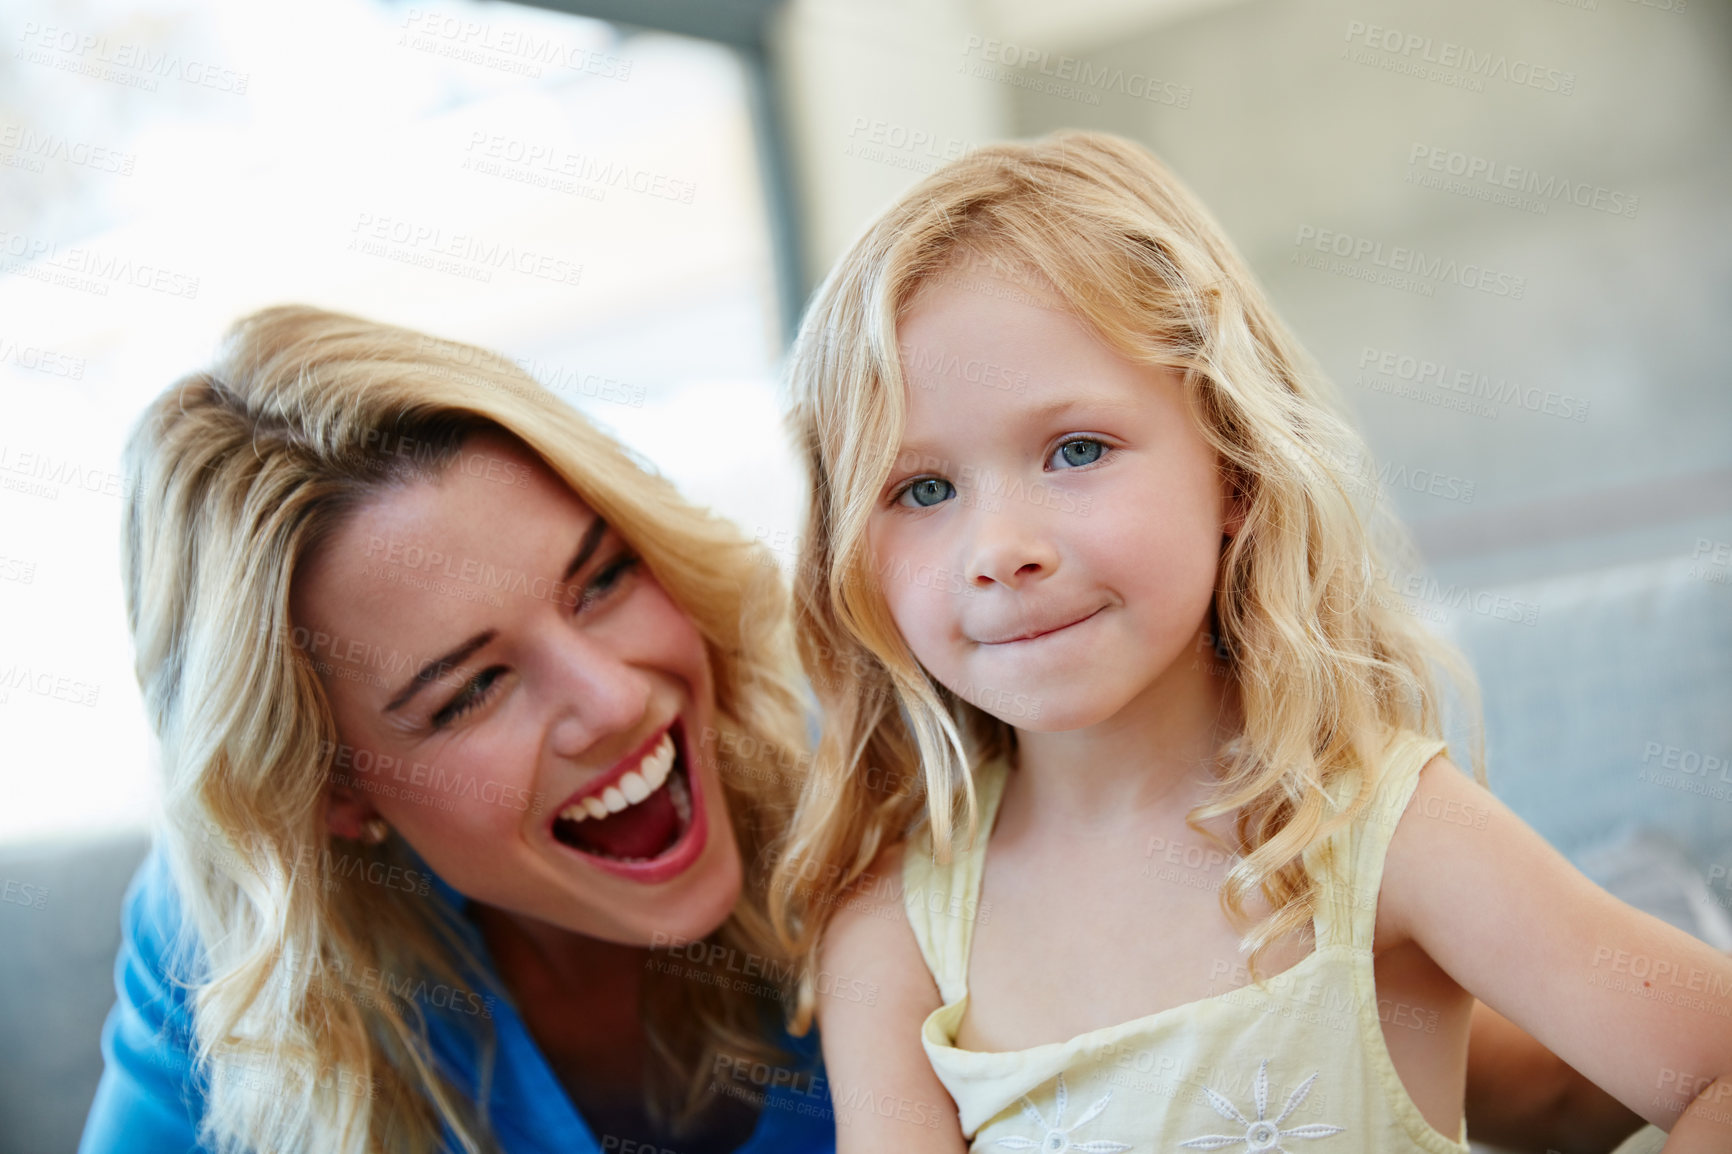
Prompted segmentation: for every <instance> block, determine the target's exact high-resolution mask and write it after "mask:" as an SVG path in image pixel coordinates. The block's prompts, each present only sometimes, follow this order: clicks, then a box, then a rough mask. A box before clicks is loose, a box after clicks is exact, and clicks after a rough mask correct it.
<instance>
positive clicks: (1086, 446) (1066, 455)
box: [1051, 437, 1107, 469]
mask: <svg viewBox="0 0 1732 1154" xmlns="http://www.w3.org/2000/svg"><path fill="white" fill-rule="evenodd" d="M1106 451H1107V447H1106V446H1105V445H1103V444H1102V443H1101V442H1099V441H1096V440H1093V439H1092V438H1089V437H1078V438H1077V439H1076V440H1074V441H1066V442H1065V443H1064V444H1062V445H1060V446H1059V447H1058V448H1056V449H1054V450H1053V452H1052V458H1051V459H1052V460H1053V461H1055V462H1062V466H1061V467H1063V468H1067V469H1080V468H1082V466H1084V465H1092V464H1094V463H1095V462H1096V461H1098V460H1100V459H1101V455H1102V454H1104V453H1105V452H1106Z"/></svg>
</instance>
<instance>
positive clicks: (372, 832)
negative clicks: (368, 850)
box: [361, 817, 391, 845]
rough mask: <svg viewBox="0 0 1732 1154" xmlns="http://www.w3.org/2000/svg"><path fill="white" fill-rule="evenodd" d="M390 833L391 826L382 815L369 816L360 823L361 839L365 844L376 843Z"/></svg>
mask: <svg viewBox="0 0 1732 1154" xmlns="http://www.w3.org/2000/svg"><path fill="white" fill-rule="evenodd" d="M390 833H391V827H390V825H388V824H387V823H386V821H385V819H384V818H382V817H370V818H368V819H367V820H366V821H364V822H362V823H361V840H362V841H363V842H365V843H366V844H367V845H378V844H379V843H380V842H382V841H384V840H385V839H386V838H387V837H388V836H390Z"/></svg>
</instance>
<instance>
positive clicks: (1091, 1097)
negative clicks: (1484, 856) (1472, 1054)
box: [903, 732, 1469, 1154]
mask: <svg viewBox="0 0 1732 1154" xmlns="http://www.w3.org/2000/svg"><path fill="white" fill-rule="evenodd" d="M1444 749H1445V743H1444V742H1442V741H1437V740H1434V739H1430V738H1426V737H1423V736H1421V735H1419V734H1416V733H1411V732H1402V733H1399V734H1396V735H1395V737H1394V739H1393V740H1392V741H1391V743H1390V745H1389V747H1388V749H1387V751H1386V754H1385V757H1384V763H1385V764H1384V770H1383V773H1384V777H1383V780H1382V782H1381V783H1380V785H1379V787H1378V791H1377V795H1376V798H1375V800H1374V802H1373V804H1372V805H1371V806H1370V807H1368V808H1367V809H1366V810H1365V811H1364V813H1362V814H1361V816H1360V817H1359V818H1357V819H1356V820H1355V821H1354V822H1353V824H1351V825H1350V826H1348V827H1346V828H1344V829H1343V830H1341V831H1340V832H1339V833H1338V834H1336V835H1335V836H1334V837H1332V838H1330V839H1329V840H1327V841H1325V842H1323V843H1321V844H1319V845H1318V846H1315V847H1313V848H1312V850H1311V851H1310V852H1308V853H1307V854H1306V857H1305V865H1306V869H1307V871H1308V872H1309V873H1310V874H1311V875H1312V877H1314V878H1316V879H1317V881H1318V890H1317V904H1316V914H1315V917H1314V919H1313V923H1314V928H1315V931H1316V942H1315V949H1314V952H1313V953H1312V954H1310V955H1309V956H1308V957H1306V958H1305V959H1304V960H1303V961H1301V962H1299V963H1298V964H1297V965H1295V966H1293V967H1292V968H1291V969H1288V970H1286V971H1284V972H1282V973H1280V974H1277V975H1274V976H1273V977H1272V978H1270V979H1269V980H1268V981H1267V982H1266V983H1265V984H1264V985H1263V986H1262V987H1261V988H1259V987H1257V986H1255V985H1250V986H1243V987H1241V988H1239V989H1235V990H1231V991H1228V992H1227V993H1224V994H1220V995H1218V996H1215V997H1210V998H1204V999H1201V1000H1199V1001H1195V1002H1188V1003H1185V1004H1183V1005H1179V1006H1173V1007H1171V1008H1169V1009H1166V1010H1162V1011H1161V1012H1160V1013H1157V1014H1151V1015H1149V1016H1148V1017H1145V1018H1138V1019H1136V1020H1134V1021H1129V1022H1122V1023H1120V1024H1118V1025H1116V1026H1107V1027H1104V1028H1102V1029H1098V1030H1090V1031H1089V1032H1087V1033H1085V1034H1079V1035H1077V1036H1076V1037H1074V1038H1071V1039H1069V1040H1068V1041H1064V1042H1054V1043H1050V1044H1047V1045H1043V1046H1034V1047H1032V1048H1030V1049H1026V1050H1011V1051H1000V1052H984V1051H973V1050H962V1049H958V1048H957V1047H956V1044H955V1043H956V1029H957V1026H958V1025H959V1024H960V1023H961V1021H962V1017H963V1011H964V1009H965V1008H966V1006H967V1004H968V988H967V974H968V951H969V944H970V941H971V938H972V931H973V927H974V922H975V920H976V919H977V918H980V917H985V916H989V913H990V911H989V910H983V909H981V908H980V906H979V893H980V878H981V872H982V867H983V864H984V861H985V856H986V853H985V843H986V842H987V840H988V839H987V837H985V836H983V837H980V838H978V839H977V841H976V844H975V845H974V846H973V847H970V848H968V849H962V848H958V849H957V851H956V852H955V853H954V854H953V856H952V859H951V863H950V864H949V865H944V866H939V865H935V864H934V862H933V860H932V852H931V842H930V840H929V838H928V837H927V836H926V835H924V834H923V835H921V836H919V837H915V838H911V839H910V841H909V845H908V851H907V854H906V856H905V858H904V861H903V889H904V905H905V907H906V909H907V913H908V918H909V921H910V923H911V924H912V926H913V928H914V935H915V937H916V938H917V939H918V940H919V943H920V950H921V953H922V954H923V955H925V958H926V964H927V967H928V968H929V969H930V970H931V971H932V975H933V977H934V979H935V980H936V981H937V984H938V989H939V993H940V994H941V995H942V997H943V999H944V1004H943V1005H942V1006H941V1007H940V1008H938V1009H937V1010H934V1011H933V1012H932V1013H931V1014H930V1015H929V1016H928V1017H927V1018H926V1020H925V1022H924V1023H922V1025H921V1041H922V1043H923V1044H924V1046H925V1049H926V1055H927V1057H928V1059H929V1060H930V1061H931V1063H932V1068H933V1070H934V1071H935V1072H936V1073H937V1075H938V1078H939V1080H940V1081H942V1082H943V1083H944V1086H945V1088H946V1089H947V1090H949V1091H950V1096H951V1097H952V1098H954V1099H955V1101H956V1105H957V1109H958V1110H959V1111H960V1115H961V1121H962V1132H963V1135H964V1137H966V1138H968V1139H969V1140H970V1146H969V1149H970V1150H972V1151H1000V1150H1029V1151H1039V1152H1041V1154H1062V1152H1063V1151H1089V1152H1092V1154H1106V1152H1110V1151H1136V1152H1138V1154H1142V1152H1144V1151H1150V1152H1152V1151H1173V1150H1224V1151H1250V1152H1255V1151H1271V1152H1272V1151H1286V1152H1287V1154H1313V1152H1314V1154H1344V1152H1347V1151H1374V1152H1376V1154H1395V1152H1408V1151H1428V1152H1431V1154H1469V1151H1468V1145H1467V1125H1466V1123H1465V1121H1464V1122H1463V1124H1462V1126H1461V1132H1460V1134H1459V1136H1458V1137H1457V1138H1456V1139H1455V1140H1453V1141H1452V1140H1451V1139H1449V1138H1447V1137H1445V1136H1444V1135H1443V1134H1440V1133H1439V1132H1438V1131H1437V1130H1435V1129H1433V1128H1432V1126H1431V1124H1430V1123H1428V1122H1427V1121H1426V1120H1425V1118H1424V1117H1423V1116H1422V1115H1421V1114H1420V1112H1419V1108H1418V1107H1417V1106H1415V1105H1414V1103H1413V1100H1412V1099H1411V1098H1410V1097H1409V1096H1408V1093H1407V1090H1406V1089H1405V1088H1404V1087H1403V1086H1402V1084H1401V1079H1400V1078H1399V1076H1398V1075H1397V1074H1396V1072H1395V1067H1394V1065H1393V1064H1392V1063H1391V1061H1390V1057H1389V1051H1388V1049H1387V1048H1386V1046H1385V1045H1384V1040H1383V1026H1382V1021H1381V1019H1380V1016H1379V1006H1378V999H1377V993H1376V988H1375V985H1374V981H1373V969H1372V956H1371V942H1372V932H1373V929H1374V927H1375V923H1376V918H1377V892H1378V887H1379V883H1380V881H1381V878H1382V875H1383V858H1384V851H1385V850H1386V849H1387V848H1388V845H1389V837H1390V834H1391V832H1392V831H1393V829H1394V827H1395V823H1396V821H1397V820H1398V819H1399V818H1400V816H1401V814H1402V812H1403V811H1404V810H1405V808H1406V806H1407V801H1408V798H1409V797H1410V796H1411V795H1412V793H1413V788H1414V786H1415V784H1416V783H1417V781H1418V777H1419V770H1420V767H1422V766H1423V765H1424V764H1425V763H1426V762H1428V761H1430V760H1431V759H1432V758H1433V757H1435V756H1436V755H1437V754H1439V753H1441V752H1443V751H1444ZM1007 772H1008V770H1007V768H1006V766H1005V765H1004V763H1003V762H994V763H989V764H987V765H985V766H982V767H981V769H980V770H979V771H978V773H977V777H976V787H977V789H978V791H979V795H980V801H981V804H982V815H983V821H982V824H981V829H982V830H985V831H990V830H991V829H992V823H993V819H994V817H995V816H996V814H997V810H998V801H999V798H1000V796H1001V794H1002V791H1003V786H1004V779H1005V774H1006V773H1007ZM1351 776H1352V775H1348V778H1347V779H1344V780H1343V781H1342V782H1340V783H1339V784H1338V786H1337V789H1338V790H1339V791H1340V792H1338V794H1337V795H1336V796H1338V797H1342V796H1346V791H1347V790H1348V789H1350V788H1351V787H1352V784H1353V783H1352V781H1351V780H1350V779H1351ZM1451 816H1457V817H1459V815H1444V817H1445V820H1448V819H1449V818H1450V817H1451ZM1384 1012H1385V1013H1391V1012H1394V1013H1406V1014H1408V1015H1409V1018H1408V1020H1404V1021H1403V1022H1402V1023H1401V1024H1403V1025H1411V1026H1413V1027H1414V1028H1416V1029H1425V1028H1427V1027H1428V1025H1429V1026H1430V1028H1433V1029H1435V1023H1436V1020H1435V1017H1430V1018H1428V1017H1427V1016H1426V1015H1425V1014H1423V1013H1419V1014H1416V1013H1414V1012H1413V1011H1412V1010H1410V1009H1408V1008H1406V1007H1386V1008H1385V1011H1384Z"/></svg>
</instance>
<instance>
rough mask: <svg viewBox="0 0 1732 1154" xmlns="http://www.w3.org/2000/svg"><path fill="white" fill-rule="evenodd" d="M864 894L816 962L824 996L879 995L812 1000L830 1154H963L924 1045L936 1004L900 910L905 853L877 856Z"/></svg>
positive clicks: (845, 912)
mask: <svg viewBox="0 0 1732 1154" xmlns="http://www.w3.org/2000/svg"><path fill="white" fill-rule="evenodd" d="M875 876H876V878H877V881H876V883H875V884H874V879H875ZM860 889H861V894H860V896H856V897H855V898H853V899H852V900H851V901H849V902H848V903H846V904H844V905H843V906H841V907H840V908H839V909H838V910H837V911H836V915H835V917H834V918H833V919H832V921H831V922H830V924H829V926H828V927H827V928H826V929H825V931H824V939H823V944H822V945H821V946H820V948H819V954H818V965H819V970H820V973H821V974H822V975H823V977H824V978H825V979H827V980H826V981H820V987H821V988H826V987H827V988H839V987H842V986H843V985H844V983H851V982H860V983H864V988H865V989H867V990H875V991H876V993H877V997H876V998H875V999H871V998H869V999H867V1000H866V1001H860V1002H855V1001H849V1000H846V999H842V998H827V997H824V996H823V995H820V996H819V998H818V1037H819V1039H820V1041H821V1042H822V1044H823V1048H824V1065H825V1068H826V1069H827V1070H828V1071H829V1078H830V1100H831V1103H832V1105H833V1107H834V1108H835V1112H836V1154H881V1152H882V1151H885V1150H895V1151H898V1152H903V1151H906V1152H907V1154H962V1152H963V1151H965V1150H966V1149H967V1148H968V1147H967V1143H965V1142H964V1141H963V1138H962V1124H961V1122H960V1121H958V1119H957V1114H956V1104H955V1103H954V1102H952V1101H951V1099H950V1094H949V1093H948V1092H947V1091H946V1090H945V1089H944V1084H943V1083H942V1082H940V1081H939V1080H938V1075H936V1074H934V1073H933V1072H932V1066H931V1064H930V1063H929V1062H928V1061H927V1060H926V1051H925V1050H924V1049H923V1048H922V1047H921V1044H920V1026H921V1023H922V1022H924V1021H925V1020H926V1016H927V1015H928V1014H930V1013H931V1012H932V1011H934V1010H936V1009H938V1007H939V1006H940V1005H941V1004H942V999H941V998H940V997H939V994H938V987H937V986H936V985H935V984H934V983H933V981H932V975H931V974H930V973H929V972H928V971H927V969H926V961H925V959H924V958H923V957H922V956H921V953H920V945H919V943H918V942H916V941H915V939H914V931H913V929H912V928H910V926H909V925H908V915H907V914H906V913H905V912H904V911H903V908H902V847H901V846H899V845H898V846H893V847H891V848H890V849H887V850H885V851H883V852H882V853H880V854H879V855H878V858H877V860H876V861H874V862H873V863H872V866H871V869H870V870H869V871H868V872H867V875H866V876H865V877H864V878H862V879H861V886H860ZM847 988H850V989H859V988H860V987H859V986H854V985H849V986H848V987H847Z"/></svg>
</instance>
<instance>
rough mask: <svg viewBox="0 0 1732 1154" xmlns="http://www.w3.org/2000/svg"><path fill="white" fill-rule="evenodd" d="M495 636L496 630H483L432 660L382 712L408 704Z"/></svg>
mask: <svg viewBox="0 0 1732 1154" xmlns="http://www.w3.org/2000/svg"><path fill="white" fill-rule="evenodd" d="M497 636H499V631H498V630H497V629H484V630H482V631H481V632H480V633H477V634H476V635H475V636H473V637H471V638H470V639H469V640H467V641H465V642H464V643H463V644H461V645H459V646H458V647H457V648H455V649H453V650H452V651H451V652H449V653H447V654H445V656H443V657H437V658H434V659H433V660H432V661H429V662H427V663H426V664H424V665H423V666H421V668H420V669H417V670H416V671H415V676H414V677H412V678H410V679H409V684H407V685H405V686H404V687H403V688H402V689H399V690H398V691H397V696H395V697H393V698H392V699H391V701H390V704H388V705H386V706H385V709H384V712H386V713H390V712H391V711H393V710H395V709H397V708H398V707H400V706H403V705H406V704H408V702H409V699H410V698H412V697H414V696H415V695H416V694H417V693H419V692H421V689H422V687H424V686H426V685H427V684H428V683H429V682H431V681H433V680H435V679H436V678H438V677H439V675H440V674H442V673H444V672H445V671H446V670H449V669H454V668H456V667H457V666H458V665H459V664H461V663H462V661H463V659H464V658H465V657H468V656H469V655H470V654H471V653H474V652H475V651H476V650H477V649H480V648H481V647H482V646H483V645H486V644H487V643H488V642H489V641H492V640H493V639H494V638H495V637H497Z"/></svg>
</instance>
